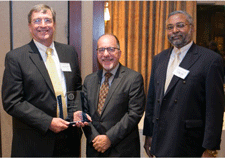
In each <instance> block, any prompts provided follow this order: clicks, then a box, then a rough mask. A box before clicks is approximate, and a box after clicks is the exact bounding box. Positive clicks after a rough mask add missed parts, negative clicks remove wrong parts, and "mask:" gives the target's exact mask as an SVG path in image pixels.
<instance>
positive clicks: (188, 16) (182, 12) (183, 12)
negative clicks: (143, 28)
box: [167, 10, 194, 26]
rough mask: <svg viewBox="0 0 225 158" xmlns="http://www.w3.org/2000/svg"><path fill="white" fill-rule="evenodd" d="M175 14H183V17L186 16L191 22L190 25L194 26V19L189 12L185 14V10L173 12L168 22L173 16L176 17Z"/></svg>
mask: <svg viewBox="0 0 225 158" xmlns="http://www.w3.org/2000/svg"><path fill="white" fill-rule="evenodd" d="M175 14H183V15H185V16H186V18H187V21H188V22H189V24H191V25H192V26H194V23H193V19H192V17H191V16H190V14H188V13H187V12H185V11H183V10H177V11H173V12H171V13H170V14H169V15H168V18H167V20H168V19H169V18H170V17H171V16H172V15H175Z"/></svg>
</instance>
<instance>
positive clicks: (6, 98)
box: [2, 53, 52, 133]
mask: <svg viewBox="0 0 225 158" xmlns="http://www.w3.org/2000/svg"><path fill="white" fill-rule="evenodd" d="M22 71H23V70H21V68H20V65H19V63H18V60H17V58H15V56H13V55H11V54H10V53H8V54H7V55H6V59H5V71H4V76H3V83H2V101H3V107H4V109H5V111H6V112H7V113H8V114H10V115H11V116H13V117H15V118H17V119H19V120H21V121H22V122H24V123H26V124H28V125H30V126H32V127H35V128H37V129H38V130H40V131H41V132H42V133H45V132H46V131H47V130H48V128H49V125H50V123H51V121H52V117H51V116H49V115H47V114H46V113H45V112H43V111H42V110H40V109H38V108H36V107H35V106H34V105H32V104H30V103H29V102H27V101H26V100H25V97H24V95H25V91H24V86H23V84H24V83H23V76H22ZM34 91H35V89H34Z"/></svg>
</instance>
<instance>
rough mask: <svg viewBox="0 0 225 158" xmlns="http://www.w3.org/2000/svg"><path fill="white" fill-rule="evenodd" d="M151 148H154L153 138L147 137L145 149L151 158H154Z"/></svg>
mask: <svg viewBox="0 0 225 158" xmlns="http://www.w3.org/2000/svg"><path fill="white" fill-rule="evenodd" d="M151 146H152V137H149V136H146V137H145V144H144V148H145V151H146V153H147V155H148V156H149V157H153V155H152V154H151V153H150V149H151Z"/></svg>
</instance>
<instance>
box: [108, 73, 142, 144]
mask: <svg viewBox="0 0 225 158" xmlns="http://www.w3.org/2000/svg"><path fill="white" fill-rule="evenodd" d="M144 105H145V94H144V86H143V78H142V76H141V74H138V76H134V77H133V78H132V82H130V91H129V102H128V112H127V113H126V114H125V115H124V116H123V117H122V119H121V120H120V121H119V122H117V123H116V124H115V125H114V126H113V127H111V128H110V129H109V130H108V131H107V132H106V135H107V136H108V137H109V139H110V141H111V143H112V145H116V144H117V143H119V142H120V141H121V140H122V139H124V138H125V137H126V136H127V135H128V134H129V133H130V132H131V131H132V130H133V129H134V128H135V126H137V125H138V123H139V121H140V119H141V117H142V115H143V112H144Z"/></svg>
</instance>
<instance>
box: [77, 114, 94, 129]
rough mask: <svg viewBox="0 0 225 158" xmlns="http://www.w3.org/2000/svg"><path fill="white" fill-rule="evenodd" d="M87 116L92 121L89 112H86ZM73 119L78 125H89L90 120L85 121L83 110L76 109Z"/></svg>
mask: <svg viewBox="0 0 225 158" xmlns="http://www.w3.org/2000/svg"><path fill="white" fill-rule="evenodd" d="M86 117H87V119H88V120H89V121H90V122H92V120H91V117H90V116H89V115H88V114H86ZM73 121H74V122H76V126H77V127H84V126H87V125H88V122H83V116H82V111H76V112H74V113H73ZM74 126H75V125H74Z"/></svg>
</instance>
